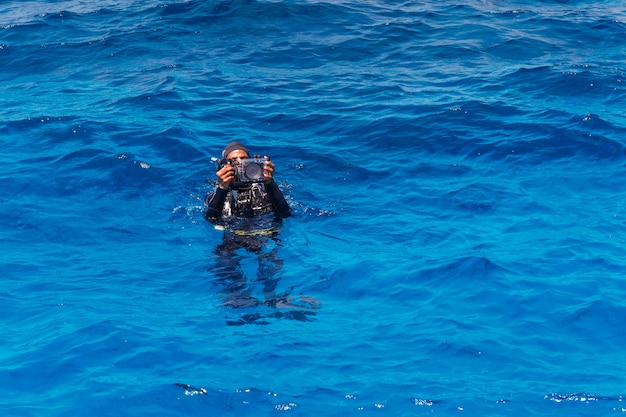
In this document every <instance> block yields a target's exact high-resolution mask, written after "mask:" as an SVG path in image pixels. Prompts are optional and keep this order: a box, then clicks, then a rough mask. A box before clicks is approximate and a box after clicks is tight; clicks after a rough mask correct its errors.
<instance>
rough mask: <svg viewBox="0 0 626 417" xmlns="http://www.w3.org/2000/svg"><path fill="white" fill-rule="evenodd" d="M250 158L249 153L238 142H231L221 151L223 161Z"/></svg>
mask: <svg viewBox="0 0 626 417" xmlns="http://www.w3.org/2000/svg"><path fill="white" fill-rule="evenodd" d="M249 157H250V151H248V148H246V147H245V145H243V144H241V143H239V142H231V143H229V144H228V145H226V147H225V148H224V150H223V151H222V158H224V159H244V158H249Z"/></svg>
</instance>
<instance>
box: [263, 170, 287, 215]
mask: <svg viewBox="0 0 626 417" xmlns="http://www.w3.org/2000/svg"><path fill="white" fill-rule="evenodd" d="M265 191H266V192H267V197H268V198H269V200H270V202H271V203H272V206H273V207H274V212H276V214H277V215H278V216H279V217H282V218H285V217H289V216H291V208H290V207H289V204H288V203H287V200H285V196H284V195H283V193H282V191H280V188H278V184H276V182H274V180H273V179H271V180H269V181H266V182H265Z"/></svg>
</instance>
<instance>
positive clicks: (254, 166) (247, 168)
mask: <svg viewBox="0 0 626 417" xmlns="http://www.w3.org/2000/svg"><path fill="white" fill-rule="evenodd" d="M228 164H230V165H231V166H232V167H233V168H235V181H234V182H235V184H251V183H255V182H263V181H265V177H264V176H263V171H264V169H265V158H262V157H261V155H254V157H253V158H244V159H226V158H225V159H222V160H221V161H220V163H219V168H218V169H221V168H223V167H224V166H226V165H228Z"/></svg>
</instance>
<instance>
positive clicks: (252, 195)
mask: <svg viewBox="0 0 626 417" xmlns="http://www.w3.org/2000/svg"><path fill="white" fill-rule="evenodd" d="M206 203H207V206H208V207H207V210H206V213H205V214H204V217H205V219H207V220H209V221H211V222H213V223H220V222H227V223H228V220H229V219H232V218H240V219H241V218H248V219H249V218H253V217H257V216H260V215H263V214H269V213H272V212H273V213H274V215H275V218H278V219H282V218H285V217H289V216H290V215H291V209H290V208H289V204H288V203H287V201H286V200H285V197H284V196H283V193H282V192H281V191H280V189H279V188H278V185H277V184H276V183H275V182H274V180H271V181H270V182H269V183H267V184H266V183H254V184H251V185H250V186H249V187H247V188H239V189H230V190H225V189H222V188H219V187H218V188H216V190H215V192H214V193H213V194H210V195H209V196H207V199H206Z"/></svg>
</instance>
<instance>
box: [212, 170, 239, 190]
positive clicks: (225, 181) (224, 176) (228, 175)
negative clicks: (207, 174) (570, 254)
mask: <svg viewBox="0 0 626 417" xmlns="http://www.w3.org/2000/svg"><path fill="white" fill-rule="evenodd" d="M216 175H217V178H219V180H220V184H219V187H220V188H222V189H224V190H227V189H229V188H230V183H231V182H233V180H234V179H235V168H234V167H233V166H232V165H231V164H226V165H224V166H223V167H222V169H220V170H219V171H217V174H216Z"/></svg>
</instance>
